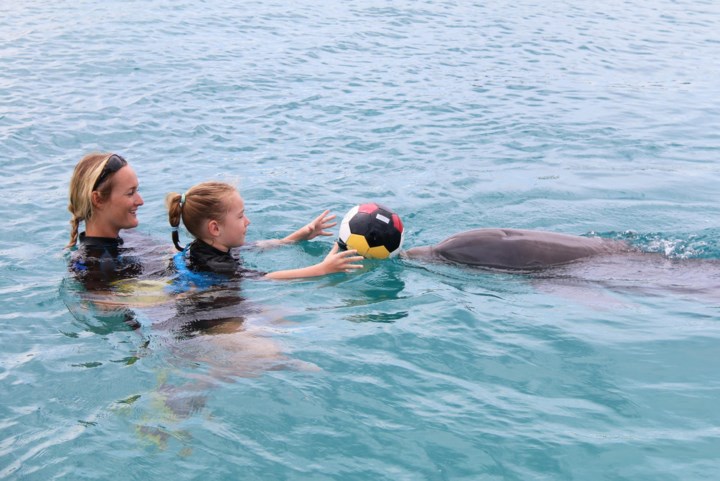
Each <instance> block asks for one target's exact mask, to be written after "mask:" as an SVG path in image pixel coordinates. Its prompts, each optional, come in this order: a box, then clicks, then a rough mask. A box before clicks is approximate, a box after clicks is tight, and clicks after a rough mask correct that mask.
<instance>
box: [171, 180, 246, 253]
mask: <svg viewBox="0 0 720 481" xmlns="http://www.w3.org/2000/svg"><path fill="white" fill-rule="evenodd" d="M235 192H237V189H236V188H235V187H234V186H232V185H230V184H228V183H225V182H202V183H200V184H197V185H195V186H193V187H191V188H190V190H188V191H187V192H185V194H178V193H177V192H171V193H169V194H168V195H166V196H165V205H166V207H167V209H168V220H169V221H170V225H171V226H172V227H173V232H172V240H173V244H175V248H176V249H177V250H179V251H181V250H183V247H182V246H181V245H180V235H179V233H178V229H177V228H178V226H179V225H180V221H181V220H182V222H183V224H185V228H186V229H187V230H188V232H190V233H191V234H192V235H193V236H194V237H195V238H200V237H201V236H202V233H203V231H202V226H203V223H204V222H205V221H208V220H216V221H218V222H222V221H223V220H224V219H225V216H226V215H227V212H228V208H229V206H230V203H229V202H228V199H229V198H230V196H231V195H232V194H233V193H235Z"/></svg>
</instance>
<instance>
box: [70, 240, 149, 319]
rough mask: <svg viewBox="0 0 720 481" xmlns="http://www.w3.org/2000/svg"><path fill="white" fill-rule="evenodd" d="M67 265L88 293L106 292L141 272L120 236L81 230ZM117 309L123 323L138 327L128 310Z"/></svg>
mask: <svg viewBox="0 0 720 481" xmlns="http://www.w3.org/2000/svg"><path fill="white" fill-rule="evenodd" d="M69 268H70V271H71V272H72V273H73V275H74V276H75V278H76V279H77V280H78V281H80V283H81V284H82V285H83V287H85V289H86V290H87V291H88V292H97V291H110V290H112V289H113V287H114V286H113V284H114V283H115V282H117V281H120V280H123V279H131V278H135V277H137V276H139V275H140V274H142V272H143V266H142V264H141V263H140V261H139V259H138V258H137V257H136V256H134V255H133V250H132V249H128V248H125V247H123V240H122V239H121V238H120V237H116V238H111V237H90V236H87V235H85V233H84V232H83V233H81V234H80V237H79V242H78V248H77V250H75V251H74V252H72V254H71V255H70V265H69ZM121 311H122V312H121V315H122V320H123V322H124V323H125V324H127V325H128V326H130V327H131V328H133V329H137V328H139V327H140V323H139V322H138V321H137V319H135V314H134V313H133V312H132V311H131V310H129V309H122V310H121ZM118 312H119V311H115V314H117V313H118Z"/></svg>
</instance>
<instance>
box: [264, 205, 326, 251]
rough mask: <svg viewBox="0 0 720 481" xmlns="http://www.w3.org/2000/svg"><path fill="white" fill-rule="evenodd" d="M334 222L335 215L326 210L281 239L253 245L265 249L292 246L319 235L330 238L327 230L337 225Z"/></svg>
mask: <svg viewBox="0 0 720 481" xmlns="http://www.w3.org/2000/svg"><path fill="white" fill-rule="evenodd" d="M334 220H335V215H334V214H333V215H330V211H329V210H326V211H324V212H323V213H322V214H320V215H319V216H317V217H316V218H315V219H313V220H312V221H311V222H310V223H309V224H307V225H304V226H303V227H301V228H299V229H298V230H296V231H295V232H293V233H292V234H290V235H288V236H287V237H285V238H283V239H271V240H264V241H258V242H256V243H255V245H256V246H258V247H260V248H261V249H267V248H268V247H275V246H278V245H284V244H292V243H294V242H298V241H303V240H311V239H314V238H316V237H317V236H320V235H322V236H331V235H333V234H332V232H328V231H327V229H330V228H332V227H335V226H336V225H337V222H333V221H334Z"/></svg>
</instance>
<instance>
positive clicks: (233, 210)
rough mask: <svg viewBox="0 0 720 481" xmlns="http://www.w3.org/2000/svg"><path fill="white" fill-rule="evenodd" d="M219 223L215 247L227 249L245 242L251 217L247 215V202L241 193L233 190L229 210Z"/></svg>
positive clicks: (229, 200)
mask: <svg viewBox="0 0 720 481" xmlns="http://www.w3.org/2000/svg"><path fill="white" fill-rule="evenodd" d="M218 224H219V231H220V232H219V235H218V236H217V237H215V244H214V245H215V247H217V248H218V249H221V250H224V251H227V250H230V249H231V248H232V247H240V246H241V245H243V244H244V243H245V233H246V232H247V227H248V225H249V224H250V219H248V218H247V216H246V215H245V203H244V202H243V200H242V197H240V194H239V193H237V192H233V193H232V194H231V196H230V199H228V212H227V214H226V215H225V219H223V222H221V223H218Z"/></svg>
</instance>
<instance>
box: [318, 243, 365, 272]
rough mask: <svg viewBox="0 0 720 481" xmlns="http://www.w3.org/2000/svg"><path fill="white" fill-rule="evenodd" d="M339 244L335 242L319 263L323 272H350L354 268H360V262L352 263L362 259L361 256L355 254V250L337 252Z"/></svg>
mask: <svg viewBox="0 0 720 481" xmlns="http://www.w3.org/2000/svg"><path fill="white" fill-rule="evenodd" d="M339 250H340V246H338V243H337V242H336V243H335V244H333V248H332V250H331V251H330V253H329V254H328V255H327V256H325V259H324V260H323V261H322V262H321V263H320V264H319V266H320V268H321V270H322V273H323V274H333V273H335V272H352V271H353V270H354V269H362V264H353V262H359V261H361V260H363V257H362V256H359V255H357V250H355V249H350V250H346V251H342V252H338V251H339Z"/></svg>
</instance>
